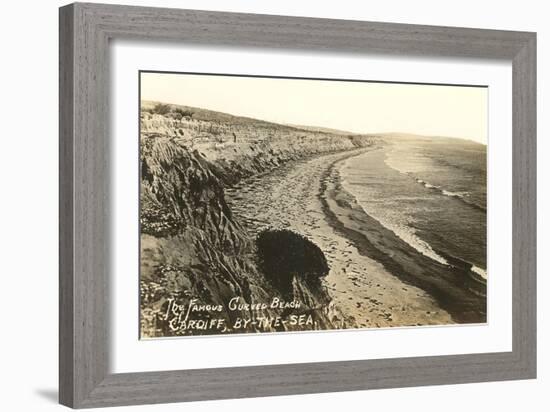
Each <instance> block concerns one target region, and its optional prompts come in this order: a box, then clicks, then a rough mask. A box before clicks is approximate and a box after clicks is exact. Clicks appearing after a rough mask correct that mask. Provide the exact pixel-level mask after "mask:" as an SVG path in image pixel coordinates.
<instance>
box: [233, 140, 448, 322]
mask: <svg viewBox="0 0 550 412" xmlns="http://www.w3.org/2000/svg"><path fill="white" fill-rule="evenodd" d="M365 150H372V149H357V150H351V151H346V152H339V153H331V154H327V155H323V156H318V157H314V158H310V159H307V160H303V161H296V162H291V163H289V164H287V165H285V166H283V167H281V168H279V169H277V170H276V171H274V172H272V173H269V174H265V175H262V176H257V177H253V178H250V179H246V180H244V181H242V182H241V183H240V184H239V185H237V186H235V187H233V188H231V189H228V190H226V198H227V201H228V203H229V205H230V207H231V209H232V211H233V213H234V214H235V216H236V218H237V220H238V221H240V222H241V223H242V224H243V226H244V227H245V228H246V230H247V231H248V232H249V233H250V235H251V236H255V235H256V234H257V233H258V232H259V231H261V230H262V229H264V228H266V227H272V228H278V229H283V228H285V229H291V230H294V231H296V232H299V233H301V234H303V235H305V236H307V238H308V239H310V240H311V241H312V242H314V243H315V244H317V245H318V246H319V247H320V248H321V249H322V250H323V252H324V253H325V256H326V258H327V261H328V263H329V266H330V273H329V275H328V276H327V277H326V278H325V280H324V282H325V286H326V287H327V290H328V292H329V294H330V296H331V298H332V299H333V303H334V305H335V306H336V307H337V308H338V309H339V310H340V311H341V312H342V313H343V314H344V315H345V317H346V318H347V319H348V321H349V320H354V321H355V324H356V325H357V327H395V326H414V325H435V324H449V323H453V321H452V319H451V317H450V315H449V314H448V313H447V312H445V311H444V310H442V309H441V308H440V307H439V306H438V305H437V303H436V302H435V300H434V299H433V298H432V297H431V296H430V295H428V294H427V293H426V292H424V291H423V290H421V289H419V288H416V287H414V286H410V285H408V284H405V283H403V282H402V281H400V280H399V279H398V278H396V277H395V276H393V275H392V274H390V273H388V272H387V271H386V269H385V268H384V267H383V266H382V265H381V264H380V263H378V262H376V261H375V260H372V259H370V258H369V257H367V256H365V255H363V254H361V253H360V252H359V251H358V250H357V248H356V247H355V246H354V245H353V243H352V242H351V241H350V240H348V239H347V238H346V237H344V236H343V235H341V234H339V233H338V232H337V231H336V230H335V229H334V227H333V226H332V225H331V223H330V219H328V218H327V217H326V216H325V214H324V213H323V208H322V203H321V197H322V196H326V193H325V189H326V187H330V185H331V183H332V182H333V181H334V179H335V174H337V173H338V165H339V164H340V162H342V161H344V160H345V159H347V158H349V157H351V156H357V155H360V154H361V153H364V152H365ZM336 217H337V218H338V217H339V216H338V214H336Z"/></svg>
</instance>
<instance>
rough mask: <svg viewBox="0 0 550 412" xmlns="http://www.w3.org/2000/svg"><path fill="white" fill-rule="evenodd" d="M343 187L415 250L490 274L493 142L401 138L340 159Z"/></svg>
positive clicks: (449, 263)
mask: <svg viewBox="0 0 550 412" xmlns="http://www.w3.org/2000/svg"><path fill="white" fill-rule="evenodd" d="M339 172H340V177H341V181H342V186H343V188H344V189H345V190H346V191H347V192H348V193H350V194H351V195H352V196H353V197H354V198H355V199H356V200H357V203H358V204H359V205H360V206H361V208H362V209H363V210H364V211H365V213H367V214H368V215H369V216H371V217H372V218H374V219H376V220H377V221H378V222H379V223H380V224H382V225H383V226H384V227H386V228H387V229H389V230H391V231H392V232H393V233H394V234H395V235H396V236H397V237H399V238H400V239H401V240H402V241H404V242H406V243H407V244H409V245H410V246H411V247H413V248H414V250H416V252H417V253H419V254H422V255H424V256H427V257H429V258H430V259H432V260H433V261H436V262H438V263H440V264H444V265H453V266H457V265H458V266H462V267H469V268H470V270H471V271H472V272H474V273H476V274H477V275H479V276H480V277H481V278H485V279H486V278H487V245H486V243H487V184H486V182H487V180H486V176H487V147H486V146H485V145H482V144H478V143H475V142H470V141H467V140H461V139H450V138H428V137H426V138H422V137H417V136H414V137H413V136H401V137H395V138H393V139H391V140H389V141H388V144H387V145H385V146H384V147H383V148H381V149H378V150H374V151H369V152H366V153H364V154H361V155H359V156H355V157H351V158H349V159H347V160H346V161H345V162H343V163H342V165H341V166H340V170H339Z"/></svg>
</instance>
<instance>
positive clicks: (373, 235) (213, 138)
mask: <svg viewBox="0 0 550 412" xmlns="http://www.w3.org/2000/svg"><path fill="white" fill-rule="evenodd" d="M139 88H140V89H139V90H140V110H139V130H140V131H139V142H140V145H139V147H140V157H139V172H140V278H139V293H140V332H139V335H140V338H141V339H151V338H163V337H180V336H182V337H183V336H201V335H224V334H243V333H269V332H306V331H329V330H345V329H375V328H390V327H425V326H442V325H445V326H449V325H460V324H483V323H486V322H487V278H488V276H491V275H490V274H489V275H488V274H487V127H488V124H487V122H488V119H487V116H488V114H487V105H488V101H487V100H488V97H487V96H488V93H487V91H488V89H487V87H486V86H482V85H440V84H413V83H399V82H380V81H364V80H355V79H346V80H345V79H342V80H340V79H338V80H336V79H306V78H280V77H262V76H245V75H221V74H201V73H176V72H153V71H141V72H140V73H139Z"/></svg>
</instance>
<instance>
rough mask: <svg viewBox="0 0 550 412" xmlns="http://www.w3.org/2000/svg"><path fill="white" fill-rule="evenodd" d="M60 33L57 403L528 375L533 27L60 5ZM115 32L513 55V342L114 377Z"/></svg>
mask: <svg viewBox="0 0 550 412" xmlns="http://www.w3.org/2000/svg"><path fill="white" fill-rule="evenodd" d="M59 27H60V45H59V47H60V96H59V97H60V118H59V126H60V180H59V185H60V198H59V203H60V260H59V264H60V272H59V280H60V295H59V296H60V298H59V305H60V306H59V325H60V328H59V331H60V334H59V368H60V369H59V399H60V402H61V403H62V404H64V405H67V406H70V407H74V408H89V407H101V406H114V405H130V404H146V403H162V402H179V401H196V400H206V399H222V398H244V397H257V396H273V395H290V394H304V393H317V392H330V391H350V390H362V389H374V388H389V387H406V386H420V385H439V384H455V383H465V382H484V381H499V380H511V379H529V378H535V376H536V290H535V286H536V267H535V265H536V153H535V150H536V34H535V33H528V32H512V31H497V30H481V29H467V28H453V27H430V26H419V25H406V24H390V23H369V22H359V21H343V20H330V19H314V18H301V17H286V16H271V15H254V14H236V13H220V12H210V11H192V10H177V9H159V8H144V7H129V6H117V5H104V4H84V3H76V4H71V5H68V6H65V7H62V8H61V9H60V21H59ZM111 39H143V40H156V41H178V42H185V43H192V44H198V45H211V44H216V45H229V46H246V47H261V48H267V49H277V48H284V49H290V48H291V49H294V50H298V51H308V50H315V51H320V50H331V51H341V52H353V53H366V52H368V53H373V52H374V53H385V54H388V53H389V54H405V55H411V54H413V55H427V56H452V57H458V58H470V57H474V58H494V59H504V60H507V61H511V62H512V65H513V119H512V121H513V268H512V269H513V309H512V310H513V350H512V351H511V352H502V353H480V354H467V355H453V356H429V357H413V358H399V359H379V360H357V361H342V362H322V363H307V364H291V365H270V366H251V367H232V368H217V369H199V370H181V371H166V372H144V373H124V374H111V373H110V372H109V345H108V333H109V331H108V318H107V314H108V307H109V302H108V296H109V293H108V290H109V285H108V273H107V270H108V261H109V253H110V252H109V249H108V236H107V235H108V231H107V227H108V225H109V216H108V214H107V212H106V211H107V209H106V208H107V203H108V176H109V144H108V139H109V135H108V122H109V116H108V114H109V41H110V40H111ZM503 120H505V121H509V119H503ZM495 144H498V142H497V143H495Z"/></svg>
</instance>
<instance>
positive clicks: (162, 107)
mask: <svg viewBox="0 0 550 412" xmlns="http://www.w3.org/2000/svg"><path fill="white" fill-rule="evenodd" d="M170 109H171V107H170V105H169V104H163V103H158V104H156V105H155V107H154V108H153V113H156V114H161V115H165V114H167V113H169V112H170Z"/></svg>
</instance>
